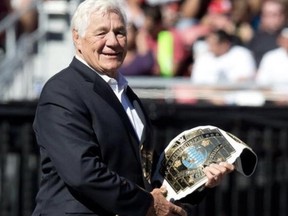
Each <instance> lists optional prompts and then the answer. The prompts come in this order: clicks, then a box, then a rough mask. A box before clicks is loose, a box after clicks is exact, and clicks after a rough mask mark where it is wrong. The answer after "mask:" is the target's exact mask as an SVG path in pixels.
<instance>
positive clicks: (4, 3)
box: [0, 0, 12, 54]
mask: <svg viewBox="0 0 288 216" xmlns="http://www.w3.org/2000/svg"><path fill="white" fill-rule="evenodd" d="M11 12H12V7H11V2H10V0H1V1H0V21H2V20H3V19H4V18H5V17H6V16H7V15H8V14H9V13H11ZM4 51H5V33H4V32H0V54H1V52H4Z"/></svg>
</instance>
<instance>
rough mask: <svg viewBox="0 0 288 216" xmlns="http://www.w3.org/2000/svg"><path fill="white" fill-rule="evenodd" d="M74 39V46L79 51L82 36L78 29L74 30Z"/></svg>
mask: <svg viewBox="0 0 288 216" xmlns="http://www.w3.org/2000/svg"><path fill="white" fill-rule="evenodd" d="M72 37H73V43H74V46H75V47H76V48H77V49H79V46H80V40H79V39H80V35H79V33H78V31H77V30H76V29H73V30H72Z"/></svg>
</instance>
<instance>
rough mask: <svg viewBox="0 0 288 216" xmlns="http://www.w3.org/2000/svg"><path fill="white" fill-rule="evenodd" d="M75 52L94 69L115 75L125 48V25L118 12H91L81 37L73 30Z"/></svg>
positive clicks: (122, 58)
mask: <svg viewBox="0 0 288 216" xmlns="http://www.w3.org/2000/svg"><path fill="white" fill-rule="evenodd" d="M73 40H74V43H75V46H76V49H77V51H76V52H77V54H78V55H79V56H81V57H82V58H83V59H84V60H85V61H86V62H87V63H88V64H89V66H91V67H92V68H94V69H95V70H96V71H98V72H100V73H103V74H106V75H108V76H110V77H114V78H115V76H116V71H117V69H118V68H119V67H120V66H121V64H122V62H123V60H124V58H125V55H126V49H127V37H126V26H125V23H124V21H123V19H122V18H121V16H119V15H118V14H116V13H114V12H110V13H107V14H105V15H99V14H96V13H93V14H92V15H91V18H90V23H89V25H88V27H87V29H86V33H85V35H84V36H83V37H80V35H79V34H78V32H77V31H73Z"/></svg>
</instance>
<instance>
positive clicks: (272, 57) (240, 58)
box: [121, 0, 288, 85]
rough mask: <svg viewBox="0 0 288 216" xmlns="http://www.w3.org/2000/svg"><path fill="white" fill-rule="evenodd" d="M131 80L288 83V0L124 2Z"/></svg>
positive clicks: (125, 70) (125, 71) (126, 68)
mask: <svg viewBox="0 0 288 216" xmlns="http://www.w3.org/2000/svg"><path fill="white" fill-rule="evenodd" d="M123 3H124V4H125V8H126V10H127V14H128V21H129V33H128V36H129V37H128V41H129V43H128V44H129V51H128V55H127V58H126V59H125V62H124V64H123V67H122V68H121V70H122V73H123V74H126V75H152V76H164V77H174V76H188V77H191V82H192V83H197V84H219V83H229V84H233V83H241V82H257V83H258V84H261V85H262V84H263V85H266V84H267V85H269V84H275V83H282V82H285V83H288V28H287V11H288V10H287V6H288V1H287V0H170V1H169V0H146V1H145V0H124V1H123Z"/></svg>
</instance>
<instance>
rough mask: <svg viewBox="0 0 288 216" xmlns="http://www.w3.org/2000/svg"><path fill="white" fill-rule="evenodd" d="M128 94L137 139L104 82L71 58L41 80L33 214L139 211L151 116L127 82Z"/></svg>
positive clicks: (143, 205)
mask: <svg viewBox="0 0 288 216" xmlns="http://www.w3.org/2000/svg"><path fill="white" fill-rule="evenodd" d="M127 95H128V98H129V99H130V101H131V102H132V104H133V105H134V107H135V109H136V110H137V113H138V114H139V116H140V118H141V120H142V122H143V123H144V132H143V136H142V139H141V142H139V140H138V138H137V135H136V133H135V131H134V129H133V126H132V125H131V123H130V120H129V118H128V117H127V115H126V112H125V110H124V109H123V107H122V105H121V103H120V102H119V100H118V99H117V97H116V96H115V94H114V92H113V91H112V89H111V88H110V86H109V85H108V84H107V83H106V82H105V81H104V80H103V79H102V78H101V77H100V76H99V75H98V74H97V73H95V71H93V70H91V69H90V68H89V67H87V66H86V65H84V64H83V63H81V62H80V61H78V60H77V59H76V58H74V59H73V61H72V62H71V64H70V65H69V67H68V68H66V69H64V70H63V71H61V72H59V73H58V74H56V75H55V76H53V77H52V78H51V79H50V80H49V81H48V82H47V83H46V84H45V86H44V88H43V91H42V93H41V96H40V98H39V103H38V107H37V111H36V116H35V121H34V130H35V134H36V138H37V142H38V145H39V147H40V154H41V172H42V173H41V174H42V175H41V176H42V177H41V183H40V189H39V192H38V195H37V198H36V201H37V205H36V208H35V210H34V213H33V216H38V215H47V216H50V215H51V216H62V215H69V213H70V214H73V215H87V214H88V215H105V216H109V215H115V214H119V215H133V216H136V215H137V216H141V215H145V214H146V211H147V209H148V207H149V205H150V204H151V201H152V196H151V194H150V193H149V192H147V191H150V190H151V186H150V184H149V182H148V181H147V179H149V178H150V174H151V161H152V155H153V154H152V150H153V146H150V143H151V142H150V134H151V133H150V124H149V120H148V118H147V116H146V114H145V112H144V110H143V108H142V105H141V103H140V100H139V99H138V97H137V96H136V95H135V94H134V93H133V91H132V90H131V89H130V88H129V87H128V89H127ZM144 189H145V190H144Z"/></svg>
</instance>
